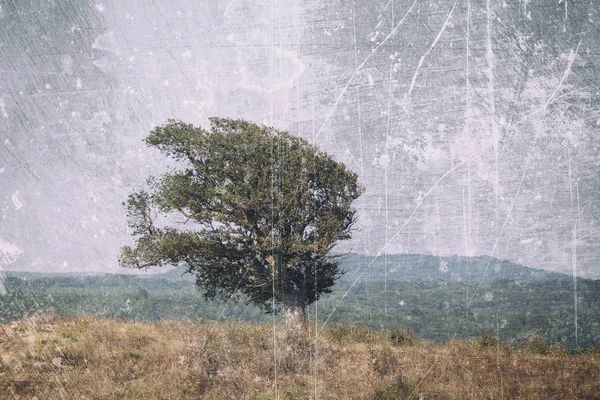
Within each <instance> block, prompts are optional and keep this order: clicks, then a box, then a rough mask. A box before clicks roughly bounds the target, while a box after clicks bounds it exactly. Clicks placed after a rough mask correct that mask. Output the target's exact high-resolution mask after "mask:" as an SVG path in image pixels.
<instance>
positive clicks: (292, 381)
mask: <svg viewBox="0 0 600 400" xmlns="http://www.w3.org/2000/svg"><path fill="white" fill-rule="evenodd" d="M0 360H1V362H0V398H2V399H38V400H42V399H197V398H206V399H275V398H280V399H310V398H312V399H316V398H320V399H425V398H429V399H502V398H504V399H559V398H561V399H594V398H599V399H600V354H599V353H598V352H597V351H592V350H588V351H585V352H579V353H577V354H572V353H569V352H568V351H567V350H565V349H562V348H559V347H553V346H549V345H547V344H546V343H545V342H543V341H541V340H539V339H536V338H532V339H531V340H530V341H529V342H527V343H525V344H523V345H521V346H520V347H514V346H512V345H509V344H505V343H498V342H497V341H496V339H495V337H494V336H493V335H491V334H488V335H486V334H482V335H480V336H479V337H478V338H477V339H476V340H474V341H472V342H464V341H458V340H457V341H451V342H449V343H447V344H435V343H432V342H428V341H423V340H420V339H418V338H417V337H415V336H414V335H412V334H411V333H410V332H407V331H405V330H401V329H398V330H392V331H386V332H375V331H372V330H370V329H368V328H364V327H359V326H354V325H333V326H326V327H324V328H322V329H320V330H319V331H318V335H317V334H316V332H315V328H314V326H311V325H309V326H307V327H306V328H305V329H304V330H302V331H299V332H298V331H292V330H290V329H287V328H286V327H285V326H283V325H273V324H269V323H265V324H257V323H236V322H227V323H213V322H211V323H195V322H185V323H184V322H153V323H138V322H125V321H120V320H95V319H92V318H87V317H76V318H65V317H60V316H57V315H52V314H50V315H44V316H40V317H35V318H28V319H24V320H21V321H17V322H12V323H9V324H4V325H0Z"/></svg>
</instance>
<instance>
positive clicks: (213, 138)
mask: <svg viewBox="0 0 600 400" xmlns="http://www.w3.org/2000/svg"><path fill="white" fill-rule="evenodd" d="M146 143H147V144H148V145H150V146H154V147H156V148H158V149H159V150H161V151H162V152H163V153H164V154H165V155H167V156H170V157H172V158H174V159H176V160H177V161H180V162H181V163H183V164H184V165H185V168H184V169H182V170H172V171H170V172H168V173H166V174H165V175H163V176H162V177H160V178H157V179H151V180H150V181H149V182H150V185H151V192H145V191H141V192H137V193H133V194H131V195H130V196H129V199H128V201H127V217H128V221H129V227H130V228H131V229H132V233H133V235H134V236H135V246H133V247H124V248H123V249H122V253H121V257H120V259H119V261H120V263H121V265H123V266H127V267H135V268H143V267H147V266H153V265H178V264H179V263H184V264H185V265H186V266H187V272H189V273H191V274H194V275H195V276H196V284H197V285H198V286H199V287H201V288H202V289H203V290H204V292H203V293H204V295H205V296H206V297H207V298H215V297H222V298H231V297H234V298H236V299H237V298H238V297H239V295H240V294H243V295H244V296H246V299H248V300H249V301H250V302H252V303H254V304H256V305H258V306H260V307H262V308H263V309H266V310H267V311H273V310H272V299H273V297H275V300H276V301H277V302H280V303H281V302H282V301H283V300H284V297H293V298H296V300H297V301H298V303H299V304H300V307H301V308H302V309H303V308H304V304H310V303H311V302H313V301H315V300H317V299H318V298H319V296H320V295H321V294H322V293H328V292H330V291H331V289H330V288H331V287H332V286H333V284H334V282H335V280H336V278H337V277H338V276H339V275H340V272H341V271H340V269H339V266H338V263H337V262H336V260H335V259H334V258H332V257H329V256H327V254H328V252H329V251H330V250H331V249H332V248H333V246H334V245H335V243H336V242H337V241H339V240H345V239H348V238H350V228H351V226H352V224H353V223H354V221H355V210H354V209H352V207H351V204H352V202H353V201H354V200H355V199H356V198H357V197H358V196H360V194H361V188H360V187H359V185H358V183H357V179H358V177H357V175H356V174H354V173H352V172H351V171H349V170H348V169H347V168H346V166H345V165H344V164H342V163H338V162H336V161H334V160H333V159H332V158H331V157H330V156H328V155H327V154H325V153H322V152H320V151H318V150H317V149H316V148H315V147H314V146H312V145H311V144H309V143H308V142H306V141H304V140H303V139H300V138H297V137H293V136H291V135H289V134H288V133H287V132H280V131H277V130H275V129H273V128H267V127H264V126H258V125H256V124H253V123H250V122H247V121H243V120H231V119H219V118H212V119H211V129H210V130H204V129H201V128H198V127H194V126H193V125H190V124H185V123H183V122H179V121H173V120H171V121H169V122H168V123H167V124H166V125H163V126H159V127H157V128H155V129H154V130H153V131H152V132H151V133H150V135H149V136H148V137H147V138H146ZM159 215H163V216H165V218H167V219H170V221H171V222H177V221H178V218H179V219H180V220H179V222H182V224H181V225H180V226H181V227H180V228H175V227H173V224H159V223H158V222H157V217H158V216H159ZM273 287H277V288H279V289H280V290H278V291H276V293H273ZM292 295H293V296H292Z"/></svg>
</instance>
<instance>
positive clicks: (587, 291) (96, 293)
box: [0, 254, 600, 348]
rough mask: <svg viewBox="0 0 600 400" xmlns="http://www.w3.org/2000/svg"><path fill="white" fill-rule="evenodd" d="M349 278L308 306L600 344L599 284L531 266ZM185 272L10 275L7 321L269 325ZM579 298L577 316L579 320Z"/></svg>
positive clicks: (385, 266)
mask: <svg viewBox="0 0 600 400" xmlns="http://www.w3.org/2000/svg"><path fill="white" fill-rule="evenodd" d="M340 262H341V263H342V266H343V268H344V269H345V270H346V271H347V273H346V274H345V275H343V276H342V277H341V278H340V280H339V282H338V284H337V285H336V286H334V288H333V291H332V293H330V294H327V295H324V296H323V297H322V298H321V299H320V300H319V302H318V303H317V304H313V305H311V306H310V308H309V310H308V313H309V317H310V318H313V319H314V318H316V319H317V320H318V321H319V323H320V324H325V323H328V324H329V323H358V324H362V325H366V326H370V327H372V328H378V329H382V328H394V327H399V326H400V327H406V328H410V329H411V330H413V331H414V332H416V333H417V334H419V335H420V336H422V337H424V338H427V339H431V340H436V341H448V340H451V339H453V338H464V339H469V338H472V337H475V336H476V335H478V334H479V333H481V332H486V331H487V332H493V333H494V334H497V335H498V336H500V337H501V338H502V339H503V340H507V341H513V342H515V343H519V342H523V341H525V340H527V338H528V337H529V336H531V335H532V334H535V335H539V336H540V337H543V338H544V339H545V340H548V341H550V342H552V343H557V344H561V345H564V346H568V347H572V348H585V347H589V346H594V345H598V344H600V281H594V280H588V279H581V278H578V279H577V291H576V292H575V291H574V280H573V277H572V276H569V275H564V274H557V273H553V272H548V271H543V270H538V269H532V268H527V267H525V266H522V265H518V264H514V263H510V262H507V261H502V260H497V259H489V258H488V257H472V258H468V257H436V256H429V255H388V256H381V257H378V258H373V257H368V256H364V255H356V254H349V255H344V256H341V257H340ZM182 272H183V271H182V269H181V268H175V269H171V270H168V271H166V272H165V273H164V274H152V275H151V274H142V275H133V274H131V275H109V274H106V275H77V276H69V275H64V274H33V273H23V272H12V273H8V274H7V278H6V282H5V284H6V287H7V289H8V294H7V295H5V296H3V297H0V322H1V321H10V320H17V319H19V318H22V317H23V316H26V315H31V314H35V313H37V312H40V311H43V310H45V309H48V308H52V309H54V310H56V311H57V312H59V313H61V314H65V315H90V316H93V317H96V318H110V317H119V318H123V319H130V320H139V321H153V320H164V319H172V320H183V319H198V318H200V319H204V320H224V319H237V320H243V321H265V320H271V319H272V317H271V316H268V315H267V316H265V315H264V314H263V313H262V311H261V310H259V309H257V308H255V307H251V306H248V305H246V304H244V303H243V302H242V303H240V304H233V303H231V302H225V301H206V300H204V299H203V298H202V294H201V293H200V292H199V291H198V290H197V289H196V287H195V286H194V280H193V277H192V276H190V275H189V274H186V275H183V276H182V275H181V274H182ZM575 301H576V302H577V312H576V313H575Z"/></svg>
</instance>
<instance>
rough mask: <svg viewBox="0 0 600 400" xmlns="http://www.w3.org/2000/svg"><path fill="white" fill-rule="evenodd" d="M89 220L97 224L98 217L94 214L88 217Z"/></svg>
mask: <svg viewBox="0 0 600 400" xmlns="http://www.w3.org/2000/svg"><path fill="white" fill-rule="evenodd" d="M90 219H91V220H92V221H94V222H98V217H97V216H96V214H92V216H91V217H90Z"/></svg>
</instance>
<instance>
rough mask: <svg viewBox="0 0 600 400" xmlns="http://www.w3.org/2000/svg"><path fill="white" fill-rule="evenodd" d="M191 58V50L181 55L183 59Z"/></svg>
mask: <svg viewBox="0 0 600 400" xmlns="http://www.w3.org/2000/svg"><path fill="white" fill-rule="evenodd" d="M191 56H192V52H191V51H189V50H188V51H186V52H183V53H181V57H183V58H190V57H191Z"/></svg>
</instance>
